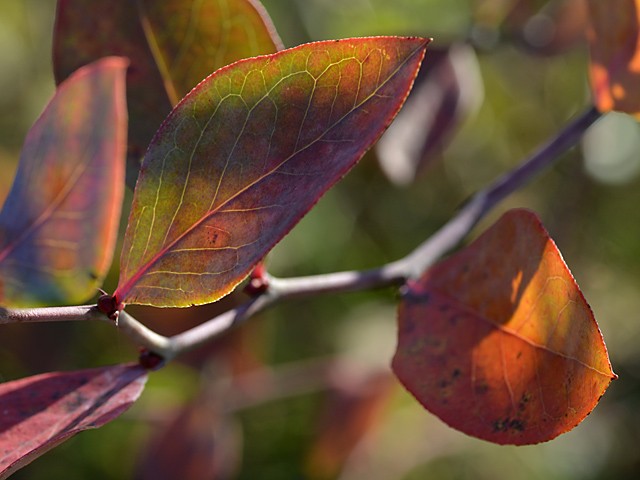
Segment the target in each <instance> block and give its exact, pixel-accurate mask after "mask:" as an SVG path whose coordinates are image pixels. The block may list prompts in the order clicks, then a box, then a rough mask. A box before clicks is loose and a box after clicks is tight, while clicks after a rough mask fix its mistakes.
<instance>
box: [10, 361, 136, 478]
mask: <svg viewBox="0 0 640 480" xmlns="http://www.w3.org/2000/svg"><path fill="white" fill-rule="evenodd" d="M146 380H147V374H146V371H145V370H144V369H143V368H142V367H140V366H138V365H116V366H111V367H102V368H95V369H90V370H78V371H74V372H55V373H45V374H43V375H36V376H33V377H28V378H23V379H20V380H16V381H13V382H7V383H3V384H0V479H4V478H7V477H8V476H9V475H11V474H12V473H14V472H15V471H16V470H18V469H19V468H22V467H24V466H25V465H27V464H28V463H30V462H32V461H33V460H35V459H36V458H38V457H39V456H41V455H43V454H44V453H46V452H47V451H49V450H50V449H52V448H53V447H55V446H57V445H59V444H60V443H62V442H64V441H65V440H67V439H68V438H70V437H72V436H73V435H75V434H77V433H79V432H81V431H83V430H87V429H90V428H98V427H101V426H102V425H104V424H105V423H108V422H110V421H111V420H114V419H115V418H116V417H118V416H119V415H120V414H121V413H123V412H124V411H125V410H127V409H128V408H129V407H130V406H131V405H132V404H133V402H135V401H136V400H137V399H138V397H139V396H140V394H141V393H142V390H143V388H144V384H145V382H146Z"/></svg>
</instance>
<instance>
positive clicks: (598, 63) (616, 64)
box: [588, 0, 640, 118]
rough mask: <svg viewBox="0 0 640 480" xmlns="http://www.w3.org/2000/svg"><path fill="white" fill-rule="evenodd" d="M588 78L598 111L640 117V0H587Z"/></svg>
mask: <svg viewBox="0 0 640 480" xmlns="http://www.w3.org/2000/svg"><path fill="white" fill-rule="evenodd" d="M588 3H589V13H590V19H591V29H590V30H589V35H588V38H589V47H590V53H591V64H590V68H589V71H590V77H591V90H592V91H593V97H594V102H595V104H596V107H597V108H598V110H599V111H600V112H608V111H611V110H617V111H620V112H625V113H630V114H632V115H635V116H636V118H640V93H638V92H640V88H639V87H640V26H639V24H640V0H619V1H618V2H616V5H615V8H611V4H610V3H609V2H603V1H601V0H589V2H588Z"/></svg>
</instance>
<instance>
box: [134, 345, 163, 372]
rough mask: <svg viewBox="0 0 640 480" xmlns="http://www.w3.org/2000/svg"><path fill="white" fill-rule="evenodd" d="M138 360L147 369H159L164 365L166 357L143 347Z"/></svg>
mask: <svg viewBox="0 0 640 480" xmlns="http://www.w3.org/2000/svg"><path fill="white" fill-rule="evenodd" d="M138 362H139V363H140V365H141V366H142V367H144V368H146V369H147V370H158V369H159V368H161V367H162V366H163V365H164V358H162V357H161V356H160V355H158V354H157V353H155V352H152V351H150V350H147V349H146V348H141V349H140V356H139V357H138Z"/></svg>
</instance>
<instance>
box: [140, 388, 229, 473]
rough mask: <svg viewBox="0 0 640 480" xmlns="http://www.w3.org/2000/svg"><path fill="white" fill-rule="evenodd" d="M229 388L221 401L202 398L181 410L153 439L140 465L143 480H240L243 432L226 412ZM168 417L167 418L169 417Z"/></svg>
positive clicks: (221, 396) (221, 394)
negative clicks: (224, 405) (223, 400)
mask: <svg viewBox="0 0 640 480" xmlns="http://www.w3.org/2000/svg"><path fill="white" fill-rule="evenodd" d="M225 386H226V387H227V388H222V389H220V388H218V387H217V386H216V387H214V390H224V391H216V392H215V393H216V394H219V396H218V397H216V398H213V396H210V398H207V396H206V395H201V396H199V397H197V398H196V399H194V400H193V401H192V402H190V403H188V404H186V405H184V406H183V407H182V408H180V409H178V410H177V411H176V412H175V414H173V415H172V418H171V419H170V420H169V422H167V423H166V424H165V425H162V426H161V428H157V429H156V430H155V431H154V432H153V434H152V435H151V437H150V440H151V441H150V443H149V445H148V446H147V448H146V451H145V453H144V455H143V456H142V458H141V461H140V462H139V465H138V468H137V473H136V475H135V478H137V479H139V480H165V479H166V480H174V479H177V478H179V479H182V480H201V479H205V478H206V479H231V478H236V474H237V473H238V470H239V467H240V465H241V460H242V428H241V426H240V424H239V422H238V421H237V420H236V419H235V418H234V417H233V416H231V415H229V414H227V413H226V412H224V411H223V408H221V407H222V405H220V403H221V402H220V400H222V399H224V398H225V395H226V394H227V393H228V385H225ZM165 417H166V415H165Z"/></svg>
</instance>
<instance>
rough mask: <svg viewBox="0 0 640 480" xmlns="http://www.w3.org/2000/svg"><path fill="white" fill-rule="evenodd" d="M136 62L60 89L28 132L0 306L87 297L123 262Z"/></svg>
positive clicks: (113, 64)
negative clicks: (129, 73)
mask: <svg viewBox="0 0 640 480" xmlns="http://www.w3.org/2000/svg"><path fill="white" fill-rule="evenodd" d="M126 68H127V61H126V60H125V59H123V58H117V57H110V58H106V59H103V60H100V61H98V62H95V63H93V64H91V65H88V66H86V67H84V68H82V69H80V70H78V71H77V72H76V73H74V74H73V75H72V76H71V77H69V79H67V80H66V81H65V82H64V83H62V84H61V85H60V87H59V88H58V90H57V92H56V94H55V96H54V97H53V99H52V100H51V102H50V103H49V105H48V106H47V107H46V109H45V110H44V112H43V113H42V115H41V116H40V118H38V120H37V121H36V123H35V124H34V125H33V127H31V130H30V131H29V133H28V134H27V138H26V140H25V144H24V147H23V149H22V154H21V157H20V164H19V166H18V171H17V173H16V177H15V180H14V182H13V187H12V188H11V191H10V193H9V195H8V197H7V199H6V201H5V204H4V206H3V208H2V211H1V212H0V304H2V305H5V306H6V305H11V306H39V305H51V304H60V303H78V302H82V301H85V300H86V299H87V298H88V297H89V296H91V295H92V294H94V293H95V291H96V288H97V287H98V286H99V285H100V283H101V282H102V279H103V277H104V276H105V274H106V272H107V270H108V269H109V266H110V265H111V260H112V257H113V249H114V245H115V240H116V234H117V230H118V223H119V220H120V209H121V206H122V195H123V186H122V185H123V181H124V164H125V150H126V142H127V140H126V134H127V133H126V132H127V112H126V103H125V72H126Z"/></svg>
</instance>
